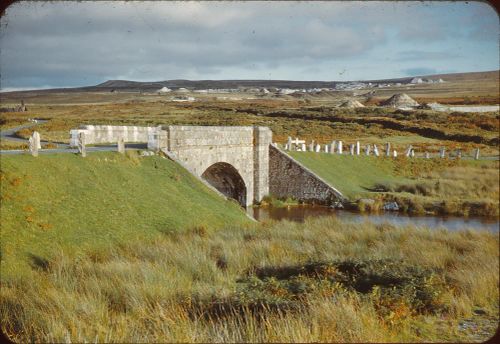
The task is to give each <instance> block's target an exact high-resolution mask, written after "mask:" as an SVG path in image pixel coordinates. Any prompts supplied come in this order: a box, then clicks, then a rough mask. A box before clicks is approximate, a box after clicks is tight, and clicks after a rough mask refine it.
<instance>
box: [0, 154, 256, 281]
mask: <svg viewBox="0 0 500 344" xmlns="http://www.w3.org/2000/svg"><path fill="white" fill-rule="evenodd" d="M0 158H1V174H0V178H1V204H2V206H1V210H0V215H1V225H2V241H1V259H2V278H4V277H6V276H11V275H12V276H16V275H19V274H22V273H24V272H27V271H30V270H31V267H30V266H32V265H33V264H35V265H36V264H38V263H40V262H43V261H45V260H47V259H50V257H51V256H52V255H53V254H56V253H58V252H60V251H61V252H73V251H74V252H76V251H81V252H86V251H92V250H97V249H99V248H100V247H101V246H114V245H117V244H119V243H124V242H133V241H141V240H146V239H148V240H154V239H155V238H159V237H161V236H162V235H164V232H168V231H177V230H185V229H186V228H200V229H201V230H208V231H209V230H212V229H213V228H219V227H221V226H224V225H228V224H243V223H248V222H250V220H249V219H248V218H247V217H246V215H245V213H244V212H243V210H241V209H240V207H239V206H238V205H237V204H235V203H234V202H231V201H226V200H223V199H221V198H220V196H218V195H217V194H215V193H214V192H213V191H211V190H210V189H208V188H207V187H206V186H205V185H203V184H202V183H201V182H199V181H198V180H197V179H196V178H194V177H193V176H192V175H190V174H189V173H188V172H187V171H185V170H184V169H182V168H181V167H180V166H178V165H177V164H175V163H174V162H172V161H170V160H168V159H165V158H162V157H160V156H152V157H139V155H138V154H137V153H136V152H127V155H126V156H125V155H120V154H117V153H113V152H109V153H104V152H102V153H90V154H88V156H87V158H81V157H80V156H77V155H74V154H51V155H49V154H47V155H45V154H44V155H41V156H39V157H38V158H34V157H31V156H29V155H17V156H4V155H2V156H1V157H0ZM195 214H196V215H195ZM194 215H195V216H194Z"/></svg>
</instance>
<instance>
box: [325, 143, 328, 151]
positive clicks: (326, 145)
mask: <svg viewBox="0 0 500 344" xmlns="http://www.w3.org/2000/svg"><path fill="white" fill-rule="evenodd" d="M328 148H329V146H328V143H327V144H325V153H328V152H329V150H328Z"/></svg>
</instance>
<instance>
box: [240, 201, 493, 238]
mask: <svg viewBox="0 0 500 344" xmlns="http://www.w3.org/2000/svg"><path fill="white" fill-rule="evenodd" d="M249 214H250V215H251V216H253V217H254V218H255V219H256V220H257V221H263V220H268V219H273V220H284V219H286V220H290V221H298V222H303V221H304V219H305V218H307V217H311V216H312V217H318V216H334V217H337V218H339V219H341V220H342V221H345V222H358V223H359V222H365V221H367V222H373V223H376V224H380V223H390V224H393V225H396V226H405V225H409V224H413V225H415V226H417V227H428V228H436V229H437V228H446V229H449V230H460V229H467V228H470V229H474V230H487V231H491V232H496V233H498V232H499V226H500V224H499V221H498V219H494V218H493V219H491V218H482V217H457V216H409V215H406V214H401V213H398V212H380V213H376V214H361V213H355V212H350V211H346V210H338V209H332V208H329V207H324V206H311V205H304V206H290V207H284V208H273V207H261V208H258V207H257V208H250V209H249Z"/></svg>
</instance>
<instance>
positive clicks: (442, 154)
mask: <svg viewBox="0 0 500 344" xmlns="http://www.w3.org/2000/svg"><path fill="white" fill-rule="evenodd" d="M439 157H440V158H444V157H445V149H444V147H441V148H440V149H439Z"/></svg>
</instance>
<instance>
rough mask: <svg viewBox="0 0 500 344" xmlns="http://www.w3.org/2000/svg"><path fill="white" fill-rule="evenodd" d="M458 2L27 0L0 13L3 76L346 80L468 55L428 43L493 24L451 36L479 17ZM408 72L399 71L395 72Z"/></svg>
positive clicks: (10, 82) (13, 82)
mask: <svg viewBox="0 0 500 344" xmlns="http://www.w3.org/2000/svg"><path fill="white" fill-rule="evenodd" d="M408 4H409V5H408ZM458 8H459V6H457V5H455V4H453V3H452V4H451V5H448V6H444V5H441V4H437V5H435V6H434V5H433V6H424V5H422V4H420V3H413V2H410V3H404V2H401V3H399V2H394V3H388V2H375V1H374V2H354V1H353V2H320V1H317V2H237V1H236V2H198V1H193V2H150V1H146V2H140V1H136V2H133V1H130V2H129V1H126V2H118V1H115V2H104V1H96V2H90V1H88V2H27V1H26V2H18V3H15V4H14V5H12V6H10V7H9V8H8V9H7V11H6V15H5V16H3V17H2V18H1V19H0V25H1V27H2V30H1V31H0V48H1V49H0V67H1V70H2V75H1V76H2V79H1V82H2V85H6V86H7V87H25V86H30V85H33V86H37V85H38V86H41V85H54V86H62V85H71V84H73V85H75V86H77V85H85V84H89V83H99V82H102V81H105V80H106V79H116V78H118V77H122V78H129V79H135V80H164V79H176V78H192V79H203V78H215V77H217V78H226V79H230V78H235V76H239V77H241V76H243V77H246V78H263V77H267V76H268V75H271V74H272V75H276V74H277V71H280V72H281V73H288V76H287V78H289V79H293V78H295V77H300V78H305V79H314V78H319V77H320V78H322V79H325V78H328V77H330V78H333V77H338V73H339V72H341V70H340V69H339V68H342V69H349V71H350V72H351V73H352V74H351V75H352V76H353V77H356V78H363V77H364V78H370V75H365V74H364V75H363V76H361V75H357V74H356V73H357V72H356V68H353V67H352V66H353V64H352V63H354V62H355V61H357V62H359V63H358V65H362V63H361V62H362V61H364V65H365V67H366V68H364V67H363V68H364V69H361V68H358V69H359V71H360V72H359V73H361V71H362V72H363V73H365V72H366V71H368V72H369V71H370V70H376V71H377V72H379V73H380V70H381V69H386V70H387V72H388V73H391V70H389V64H387V65H384V66H382V65H380V64H377V63H381V62H376V61H386V62H387V61H390V56H394V58H393V59H392V60H393V61H399V62H402V63H403V62H411V61H413V60H428V61H432V60H447V59H449V60H451V59H455V60H458V59H460V58H462V56H459V55H457V53H456V51H453V45H450V43H447V45H443V47H439V50H436V48H435V47H432V48H428V47H427V45H428V44H429V42H436V44H441V42H449V41H450V40H454V39H456V40H457V41H456V42H459V41H458V40H460V39H462V40H463V39H464V37H467V35H472V36H474V35H478V34H480V33H481V32H483V31H484V30H485V29H484V28H483V27H482V26H481V25H479V24H475V23H474V22H473V21H470V23H469V22H468V23H469V24H468V25H467V29H466V31H460V33H459V34H455V33H453V32H452V31H453V30H451V31H450V28H454V27H455V28H456V27H457V25H456V24H457V23H462V22H464V21H465V20H469V19H470V15H464V14H463V13H462V12H460V11H458V10H457V11H456V13H454V14H453V13H452V14H451V15H447V13H448V12H446V11H445V10H449V9H458ZM481 11H482V12H480V13H482V15H484V16H487V14H485V13H486V12H484V9H483V10H481ZM434 12H437V13H434ZM464 13H465V12H464ZM490 16H491V15H490ZM464 18H465V19H464ZM460 20H462V21H460ZM492 20H493V19H488V20H485V21H484V22H488V23H490V24H488V25H491V22H492ZM495 20H497V19H495ZM458 27H461V26H458ZM488 27H489V26H488ZM476 31H477V32H479V33H477V32H476ZM491 41H492V42H495V43H494V44H497V39H496V38H495V39H492V38H491V37H490V38H488V39H486V40H484V42H485V43H484V44H489V42H491ZM453 42H455V41H453ZM456 45H458V43H456ZM384 48H386V49H391V50H387V51H384ZM446 49H448V50H446ZM377 54H378V55H377ZM388 57H389V58H388ZM496 57H497V58H498V56H496ZM386 62H385V63H386ZM495 63H496V60H495ZM336 66H337V67H336ZM340 66H342V67H340ZM405 67H407V66H406V65H403V64H400V65H398V66H396V67H391V68H393V70H394V71H393V72H392V73H396V72H397V73H399V72H400V70H401V69H402V68H405ZM410 67H411V66H408V67H407V68H410ZM325 71H328V73H326V72H325ZM307 73H310V75H307ZM280 75H281V74H280ZM29 83H31V84H29Z"/></svg>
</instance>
